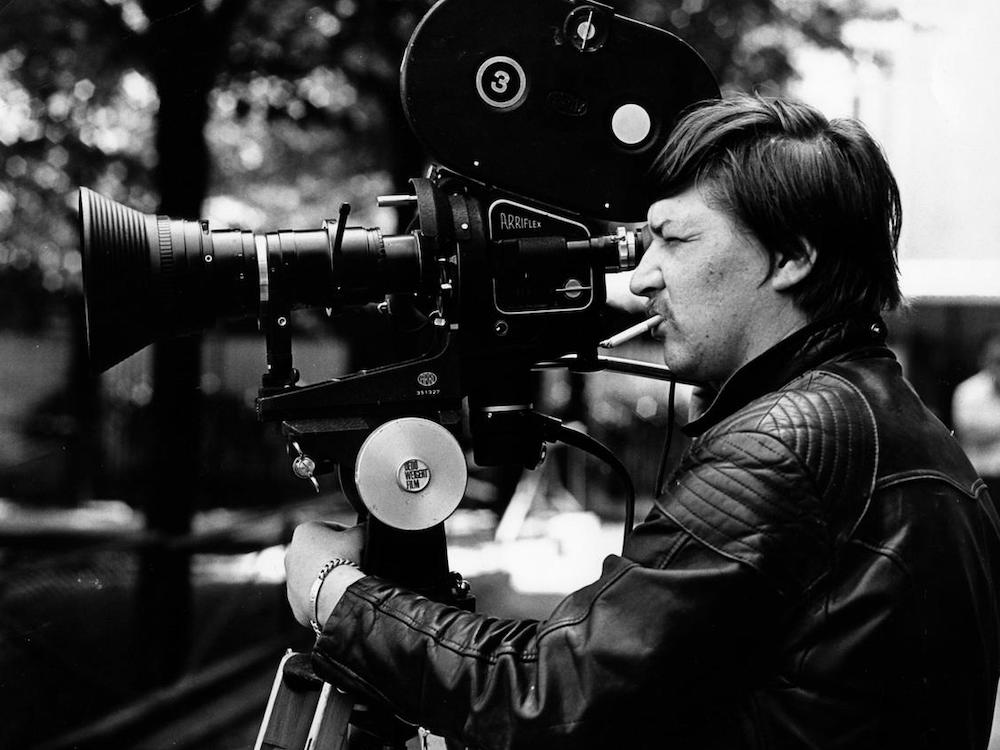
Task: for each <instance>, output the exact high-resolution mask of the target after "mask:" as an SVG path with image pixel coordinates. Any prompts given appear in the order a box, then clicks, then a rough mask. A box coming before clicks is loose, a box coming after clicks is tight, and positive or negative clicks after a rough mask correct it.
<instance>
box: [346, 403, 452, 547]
mask: <svg viewBox="0 0 1000 750" xmlns="http://www.w3.org/2000/svg"><path fill="white" fill-rule="evenodd" d="M468 478H469V470H468V467H467V466H466V464H465V455H464V453H463V452H462V448H461V446H460V445H459V444H458V441H457V440H456V439H455V437H454V435H452V434H451V433H450V432H448V430H447V429H445V428H444V427H442V426H441V425H439V424H438V423H437V422H432V421H431V420H429V419H422V418H420V417H402V418H400V419H394V420H392V421H391V422H386V423H385V424H383V425H381V426H379V427H378V428H376V429H375V431H374V432H372V434H371V435H369V436H368V437H367V438H366V439H365V442H364V443H363V444H362V445H361V450H359V451H358V459H357V462H356V463H355V466H354V481H355V484H356V485H357V488H358V495H359V496H360V497H361V502H363V503H364V504H365V507H366V508H368V511H369V512H370V513H371V514H372V515H373V516H375V517H376V518H377V519H378V520H380V521H381V522H382V523H384V524H386V525H388V526H392V527H393V528H396V529H403V530H404V531H417V530H420V529H429V528H430V527H432V526H435V525H437V524H439V523H441V522H442V521H444V519H446V518H447V517H448V516H450V515H451V514H452V513H453V512H454V511H455V508H457V507H458V504H459V503H460V502H461V501H462V497H463V496H464V495H465V487H466V483H467V482H468Z"/></svg>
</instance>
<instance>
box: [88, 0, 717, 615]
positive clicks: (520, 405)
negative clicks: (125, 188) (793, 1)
mask: <svg viewBox="0 0 1000 750" xmlns="http://www.w3.org/2000/svg"><path fill="white" fill-rule="evenodd" d="M401 84H402V95H403V104H404V108H405V111H406V114H407V117H408V120H409V122H410V125H411V127H412V129H413V131H414V132H415V134H416V135H417V137H418V138H419V140H420V141H421V142H422V144H423V146H424V147H425V148H426V151H427V152H428V153H429V154H430V156H431V158H432V162H433V164H432V166H431V168H430V169H429V171H428V173H427V176H424V177H419V178H414V179H412V180H411V181H410V185H409V188H410V189H409V192H407V193H406V194H403V195H394V196H384V197H382V198H379V203H380V205H383V206H396V207H400V206H410V207H412V210H413V212H414V219H413V223H412V225H411V227H410V229H409V231H406V232H403V233H399V234H383V233H382V232H381V231H380V230H379V229H377V228H362V227H351V226H347V220H348V213H349V207H348V206H346V205H345V206H342V207H341V209H340V213H339V216H338V217H337V218H336V219H331V220H327V221H324V222H323V223H322V225H321V226H320V227H319V228H317V229H306V230H301V229H293V230H285V231H277V232H267V233H263V234H257V233H253V232H250V231H244V230H239V229H215V230H212V229H210V228H209V225H208V223H207V222H204V221H185V220H179V219H171V218H169V217H165V216H155V215H150V214H142V213H140V212H137V211H134V210H132V209H129V208H126V207H124V206H122V205H119V204H117V203H114V202H112V201H110V200H108V199H105V198H102V197H101V196H99V195H97V194H96V193H93V192H91V191H89V190H87V189H82V190H81V192H80V228H81V236H82V245H83V256H84V281H85V293H86V308H87V324H88V335H89V346H90V352H91V357H92V361H93V364H94V366H95V367H96V368H97V369H99V370H104V369H107V368H108V367H110V366H112V365H114V364H115V363H117V362H119V361H121V360H122V359H124V358H125V357H127V356H129V355H130V354H132V353H134V352H135V351H137V350H139V349H140V348H142V347H144V346H145V345H147V344H149V343H151V342H153V341H156V340H159V339H162V338H165V337H169V336H173V335H178V334H182V333H187V332H191V331H195V330H199V329H202V328H204V327H206V326H208V325H210V324H211V323H212V322H213V321H214V320H215V319H216V318H219V317H256V318H257V320H258V321H259V325H260V328H261V330H262V331H263V333H264V337H265V340H266V351H267V371H266V372H265V373H264V375H263V377H262V384H261V387H260V391H259V398H258V399H257V412H258V416H259V418H260V419H261V420H264V421H270V422H276V423H280V425H281V427H282V430H283V432H284V434H285V436H286V437H287V441H288V445H289V451H290V458H291V459H292V464H293V469H294V471H295V473H296V474H297V475H298V476H299V477H301V478H305V479H309V480H311V481H315V477H316V475H318V474H322V473H324V472H327V471H332V470H334V469H337V468H339V470H340V478H341V484H342V486H343V487H344V490H345V493H346V494H347V495H348V497H349V498H351V499H352V501H353V502H354V504H355V507H356V508H357V509H358V510H359V512H360V513H361V514H362V515H365V516H367V517H368V518H369V525H368V534H369V540H368V545H367V551H366V556H367V558H368V559H366V560H365V561H364V563H365V569H366V570H369V571H372V572H378V573H381V574H383V575H386V576H387V577H390V578H392V579H393V580H396V581H398V582H400V583H404V584H406V585H409V586H411V587H413V588H416V589H418V590H422V591H425V592H428V593H429V594H430V595H432V596H441V597H446V598H447V597H451V598H454V597H455V596H456V592H455V586H454V580H453V579H452V577H451V576H450V574H449V573H448V567H447V555H446V552H445V544H444V537H443V534H444V532H443V521H444V519H445V518H446V517H447V516H448V515H449V514H450V513H451V512H452V510H454V508H455V507H456V506H457V504H458V502H459V501H460V500H461V498H462V495H463V493H464V490H465V485H466V463H465V458H464V454H463V451H462V450H461V448H460V447H459V444H458V442H457V440H456V438H455V434H456V433H458V432H460V431H461V430H462V424H463V408H464V409H467V413H468V432H469V435H468V437H469V438H470V439H471V444H472V449H473V454H474V458H475V461H476V462H477V463H478V464H480V465H502V464H516V465H521V466H525V467H529V468H533V467H534V466H535V465H537V463H538V462H539V460H540V458H541V456H542V448H543V446H544V444H545V443H546V442H552V441H554V440H563V441H566V442H571V443H573V444H578V445H581V446H582V447H587V448H594V446H593V445H588V444H587V441H586V439H585V438H582V437H580V436H579V435H578V434H576V435H575V434H573V433H572V431H570V430H568V429H567V428H565V427H563V426H562V425H560V424H559V423H558V422H557V421H556V420H552V419H551V418H548V417H545V416H543V415H540V414H538V413H536V412H535V411H534V410H533V409H532V399H533V394H534V383H533V375H532V373H533V371H534V370H535V369H536V368H538V367H540V366H552V365H553V364H557V365H559V366H565V367H570V368H573V369H576V370H580V371H588V370H596V369H604V368H612V369H621V370H624V371H629V372H635V373H638V374H645V375H651V376H654V377H656V376H662V375H663V373H662V372H659V371H657V370H656V368H653V367H650V366H643V365H640V364H638V363H628V362H623V361H621V360H615V359H613V358H610V357H602V356H598V351H597V350H598V345H597V344H598V340H599V338H600V333H601V331H602V330H603V329H604V328H606V325H605V324H604V323H603V317H602V316H604V314H605V297H606V291H605V281H604V278H605V274H606V273H607V272H610V271H620V270H629V269H631V268H634V267H635V264H636V263H637V261H638V258H639V257H640V255H641V252H642V244H641V240H640V238H639V236H638V235H637V234H636V233H635V231H634V230H633V229H632V228H630V227H631V225H634V224H635V223H638V222H641V221H643V220H644V217H645V211H646V208H647V202H648V196H649V185H648V169H649V165H650V164H651V162H652V160H653V158H654V156H655V155H656V154H657V153H658V152H659V151H660V150H661V148H662V147H663V144H664V142H665V140H666V138H667V136H668V134H669V132H670V130H671V127H672V125H673V123H674V121H675V120H676V118H677V116H678V114H679V113H680V112H681V111H682V110H683V109H684V108H686V107H687V106H689V105H691V104H693V103H695V102H697V101H699V100H703V99H708V98H713V97H717V96H718V87H717V85H716V83H715V80H714V78H713V76H712V74H711V73H710V71H709V70H708V69H707V67H706V65H705V64H704V62H703V61H702V59H701V58H700V57H699V56H698V55H697V54H696V53H695V52H694V51H693V50H692V49H691V48H690V47H688V46H687V45H686V44H685V43H683V42H682V41H680V40H679V39H678V38H676V37H675V36H673V35H671V34H669V33H667V32H665V31H662V30H660V29H657V28H654V27H651V26H647V25H644V24H641V23H638V22H636V21H633V20H630V19H628V18H625V17H623V16H620V15H617V14H615V13H614V11H613V9H612V8H610V7H609V6H606V5H603V4H600V3H596V2H581V1H579V0H505V1H504V2H495V0H441V2H439V3H437V4H436V5H435V6H434V7H433V8H432V9H431V10H430V11H429V12H428V13H427V14H426V16H425V17H424V18H423V19H422V21H421V22H420V24H419V26H418V27H417V29H416V31H415V33H414V34H413V37H412V38H411V40H410V42H409V45H408V47H407V50H406V53H405V57H404V60H403V63H402V68H401ZM616 224H617V225H620V226H616ZM373 302H377V303H379V306H380V307H381V308H382V310H383V311H384V312H385V313H387V314H388V315H389V317H390V319H391V320H393V321H396V322H398V327H399V328H400V330H403V331H405V332H406V336H407V337H409V339H410V342H411V347H410V348H411V349H412V356H408V357H406V358H404V359H403V360H401V361H398V362H394V363H392V364H389V365H385V366H381V367H377V368H374V369H371V370H365V371H360V372H356V373H353V374H350V375H347V376H344V377H338V378H334V379H330V380H327V381H325V382H319V383H315V384H311V385H304V386H303V385H299V384H298V383H297V380H298V373H297V371H296V370H295V368H294V366H293V361H292V340H291V333H290V329H291V326H290V324H289V323H290V315H291V313H292V311H293V310H294V309H296V308H302V307H310V306H311V307H319V308H333V309H342V308H344V307H346V306H352V305H364V304H370V303H373ZM414 559H420V560H422V561H423V564H422V565H420V566H414V565H413V563H412V561H413V560H414Z"/></svg>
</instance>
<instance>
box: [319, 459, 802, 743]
mask: <svg viewBox="0 0 1000 750" xmlns="http://www.w3.org/2000/svg"><path fill="white" fill-rule="evenodd" d="M767 448H768V449H767V450H764V451H756V450H754V449H753V447H752V446H750V447H749V448H748V447H747V445H746V444H744V443H739V442H737V443H735V444H734V443H732V442H724V443H721V444H719V445H717V446H715V447H714V448H713V451H712V455H711V459H710V460H709V461H708V462H707V463H701V464H696V465H689V466H688V467H687V468H686V469H685V470H684V472H683V473H682V474H681V475H680V477H679V479H678V481H677V482H675V483H674V486H673V489H672V491H671V494H670V496H669V497H668V498H667V500H666V502H665V503H664V504H663V507H662V509H654V511H653V513H652V514H651V516H650V518H649V519H647V521H646V522H645V523H643V524H642V525H640V526H639V527H637V529H636V530H635V532H634V533H633V535H632V537H631V539H630V542H629V547H628V550H627V551H626V552H627V554H628V557H618V556H610V557H608V558H607V559H606V560H605V563H604V569H603V573H602V575H601V577H600V578H599V579H598V580H597V581H595V582H594V583H593V584H591V585H589V586H586V587H585V588H583V589H580V590H579V591H576V592H574V593H573V594H570V595H569V596H568V597H566V598H565V599H564V600H563V601H562V602H561V603H560V604H559V605H558V606H557V608H556V609H555V611H554V612H553V613H552V615H551V616H550V617H549V618H548V619H547V620H545V621H541V622H538V621H524V620H504V619H498V618H494V617H489V616H487V615H483V614H474V613H468V612H464V611H461V610H458V609H455V608H452V607H448V606H445V605H442V604H439V603H435V602H432V601H429V600H427V599H424V598H422V597H420V596H417V595H415V594H412V593H409V592H407V591H404V590H401V589H399V588H395V587H393V586H391V585H390V584H388V583H386V582H384V581H381V580H379V579H377V578H374V577H367V578H364V579H361V580H359V581H357V582H355V583H354V584H353V585H352V586H351V587H350V588H349V589H348V591H347V593H346V594H345V596H344V597H343V598H342V599H341V601H340V602H339V603H338V605H337V607H336V608H335V610H334V611H333V613H332V614H331V616H330V618H329V620H328V621H327V622H326V624H325V627H324V632H323V634H322V636H321V637H320V638H319V639H318V641H317V644H316V648H315V650H314V661H315V665H316V669H317V671H318V672H319V673H320V674H321V675H323V676H324V677H326V678H327V679H329V680H331V681H333V682H335V683H336V684H338V685H341V686H343V687H345V688H348V689H353V690H355V691H359V692H360V693H362V694H367V695H371V696H376V697H377V698H378V699H380V700H382V701H385V702H387V703H388V704H389V705H391V706H392V707H393V708H394V709H395V710H396V711H397V712H398V713H399V715H400V716H401V717H403V718H404V719H407V720H409V721H413V722H415V723H419V724H421V725H422V726H425V727H427V728H428V729H431V730H433V731H435V732H437V733H440V734H443V735H446V736H451V737H455V738H459V739H461V740H462V741H464V742H466V743H468V744H471V745H475V746H480V747H484V748H494V747H496V748H508V747H524V746H544V747H549V748H556V747H564V746H565V747H569V746H572V747H574V748H582V747H599V746H605V747H607V746H622V745H621V741H622V731H623V728H625V727H638V726H643V725H644V724H645V725H646V726H648V725H649V724H650V722H652V723H653V725H655V726H657V727H662V728H663V729H664V731H665V734H669V729H670V727H671V726H678V727H679V726H681V725H682V724H683V723H684V722H685V720H687V719H689V717H690V715H691V711H692V708H698V707H703V704H704V702H705V701H711V700H715V699H717V698H718V697H719V695H720V694H721V693H724V692H725V691H726V690H727V689H729V688H731V687H732V686H733V685H734V684H736V683H737V682H739V680H740V679H744V678H745V676H746V670H748V669H749V668H750V666H749V664H748V661H749V660H750V659H752V658H753V657H754V656H755V655H759V654H761V653H762V651H763V648H762V646H763V645H764V641H765V639H766V638H767V633H768V632H773V626H774V623H775V622H777V621H778V618H780V617H781V613H782V611H784V607H785V606H787V603H786V601H787V600H786V598H785V597H784V596H783V594H782V591H781V589H780V587H779V586H777V585H775V579H774V578H773V577H772V576H771V575H769V574H768V575H762V569H765V570H766V569H767V565H766V564H764V563H763V562H762V561H763V560H765V559H767V558H769V556H771V555H776V556H777V558H778V559H777V561H776V563H775V565H776V566H784V565H786V564H792V565H794V564H797V563H798V561H800V560H801V559H803V558H804V557H806V555H805V553H804V550H802V549H800V548H802V547H803V546H804V545H810V544H812V543H813V541H814V536H813V535H812V534H809V535H797V534H796V532H797V531H801V530H802V529H803V528H810V527H811V526H810V525H811V521H809V520H808V519H807V518H806V516H807V514H805V513H800V514H797V515H796V514H784V515H782V514H779V515H778V518H777V525H771V526H770V527H769V528H767V529H766V530H762V529H760V528H758V527H757V526H756V522H755V520H754V512H753V508H754V507H755V506H757V505H760V506H761V509H762V511H761V512H762V513H764V514H765V515H767V514H768V513H770V512H771V511H773V510H774V507H776V506H780V504H781V502H782V501H781V499H780V498H776V497H771V492H772V491H774V492H778V491H780V490H781V489H784V488H787V487H788V486H789V485H791V484H798V485H800V486H806V485H807V483H806V482H805V480H804V479H803V477H801V476H797V475H796V476H793V474H795V473H796V472H797V470H798V467H799V466H800V465H799V464H798V463H797V462H796V461H795V460H794V459H792V458H789V457H788V456H787V455H786V454H785V453H784V452H783V451H781V450H780V445H777V444H775V445H768V446H767ZM772 449H773V450H772ZM775 462H778V463H780V464H781V465H782V467H783V471H782V473H780V474H775V473H774V469H775ZM785 469H788V470H789V472H791V473H789V472H786V471H784V470H785ZM720 476H724V477H727V478H728V479H729V480H731V481H728V482H725V483H722V484H720V483H719V482H718V478H719V477H720ZM774 476H778V477H780V481H778V482H777V484H774V482H775V481H776V480H773V477H774ZM768 477H772V479H769V478H768ZM810 486H811V485H810ZM723 492H725V493H732V494H735V495H738V497H730V496H728V495H726V494H722V493H723ZM803 492H805V490H802V489H799V490H798V495H797V496H800V495H801V494H802V493H803ZM730 506H732V507H733V508H734V509H736V511H737V512H736V516H735V519H731V520H732V523H731V524H728V523H727V522H726V521H725V520H724V519H725V518H727V516H726V509H727V508H728V507H730ZM692 509H694V511H692ZM702 512H703V513H702ZM699 513H702V515H706V516H708V517H709V518H710V519H711V524H712V525H714V526H713V527H718V528H719V529H724V534H723V536H724V537H725V540H727V544H728V545H729V546H725V545H723V546H721V547H720V546H718V545H715V544H713V540H715V541H719V540H721V539H722V537H713V538H707V537H706V538H702V537H705V536H706V535H704V534H703V535H702V536H699V535H698V534H696V533H693V531H704V530H705V529H706V528H710V527H709V526H704V527H703V526H697V528H695V524H690V525H687V524H686V523H685V522H687V521H690V520H691V519H692V518H696V517H700V516H699V515H698V514H699ZM764 520H766V521H773V520H775V519H774V517H773V514H772V515H769V516H767V517H766V518H765V519H764ZM761 534H764V538H766V540H767V542H768V545H767V546H766V548H765V549H764V550H763V551H762V554H761V557H760V558H758V557H756V556H750V555H741V554H732V553H731V550H730V546H733V545H735V547H736V548H739V550H740V551H742V548H741V547H740V545H741V544H744V545H746V546H747V547H748V548H751V547H755V546H758V545H759V543H760V541H761V538H762V537H761ZM733 540H736V541H733ZM767 572H768V573H770V572H771V571H769V570H768V571H767ZM778 580H781V577H780V576H779V578H778ZM700 713H701V714H702V715H703V714H704V711H701V712H700ZM609 743H610V744H609Z"/></svg>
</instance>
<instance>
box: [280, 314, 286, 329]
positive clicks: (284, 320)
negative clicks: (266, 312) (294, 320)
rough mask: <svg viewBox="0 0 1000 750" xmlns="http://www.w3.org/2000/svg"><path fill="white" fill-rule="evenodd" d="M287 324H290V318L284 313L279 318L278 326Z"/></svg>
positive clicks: (281, 326)
mask: <svg viewBox="0 0 1000 750" xmlns="http://www.w3.org/2000/svg"><path fill="white" fill-rule="evenodd" d="M287 325H288V318H286V317H285V316H284V315H282V316H281V317H280V318H278V327H279V328H284V327H285V326H287Z"/></svg>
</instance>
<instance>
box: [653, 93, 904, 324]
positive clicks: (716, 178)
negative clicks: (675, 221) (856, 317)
mask: <svg viewBox="0 0 1000 750" xmlns="http://www.w3.org/2000/svg"><path fill="white" fill-rule="evenodd" d="M653 177H654V182H655V185H656V186H657V190H658V195H657V197H659V198H668V197H672V196H674V195H677V194H679V193H682V192H684V191H685V190H687V189H688V188H689V187H691V186H694V185H697V186H698V187H699V188H700V189H702V190H704V194H705V198H706V200H707V201H708V202H709V204H710V205H712V206H713V207H715V208H717V209H720V210H723V211H725V212H727V213H728V214H729V215H730V216H731V218H733V219H734V221H735V222H736V224H737V225H738V226H739V227H741V228H742V229H744V230H748V231H749V232H751V233H752V234H753V235H754V236H755V237H756V238H757V239H758V240H759V241H760V242H761V244H762V245H763V246H764V247H765V248H766V249H767V252H768V253H769V256H770V264H771V271H773V270H774V268H775V267H776V265H777V264H778V262H779V261H780V260H781V259H782V258H785V257H800V256H801V255H803V254H804V253H806V252H807V246H806V243H808V245H811V246H812V247H813V248H814V249H815V251H816V261H815V264H814V266H813V269H812V271H811V272H810V273H809V275H808V276H807V277H806V278H805V279H804V280H803V281H802V282H800V283H799V284H798V285H797V287H796V288H795V289H793V294H794V299H795V302H796V303H797V304H798V305H799V307H800V308H801V309H802V310H803V311H804V312H805V313H806V314H807V315H808V316H809V317H810V318H811V319H813V320H816V319H818V318H822V317H826V316H829V315H835V314H842V313H849V312H874V313H878V312H879V311H880V310H883V309H888V310H891V309H893V308H895V307H896V306H898V305H899V303H900V301H901V295H900V291H899V278H898V277H899V269H898V266H897V262H896V246H897V243H898V241H899V230H900V224H901V220H902V211H901V207H900V201H899V188H898V187H897V185H896V180H895V178H894V177H893V176H892V172H891V171H890V169H889V165H888V163H887V162H886V160H885V156H884V155H883V153H882V150H881V149H880V148H879V146H878V144H877V143H876V142H875V141H874V140H873V139H872V137H871V136H870V135H869V134H868V132H867V131H866V130H865V128H864V126H862V125H861V124H860V123H859V122H857V121H855V120H849V119H837V120H828V119H827V118H826V117H824V116H823V115H822V114H820V113H819V112H817V111H816V110H815V109H813V108H812V107H809V106H807V105H804V104H799V103H796V102H790V101H786V100H781V99H766V98H762V97H750V96H740V97H734V98H729V99H723V100H717V101H712V102H708V103H704V104H701V105H699V106H697V107H696V108H694V109H692V110H691V111H689V112H688V113H687V114H686V115H685V116H684V117H683V118H682V119H681V120H680V122H679V123H678V124H677V126H676V127H675V128H674V131H673V133H672V134H671V136H670V139H669V140H668V142H667V144H666V146H665V147H664V149H663V151H662V152H661V153H660V154H659V156H658V157H657V159H656V161H655V163H654V165H653Z"/></svg>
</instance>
